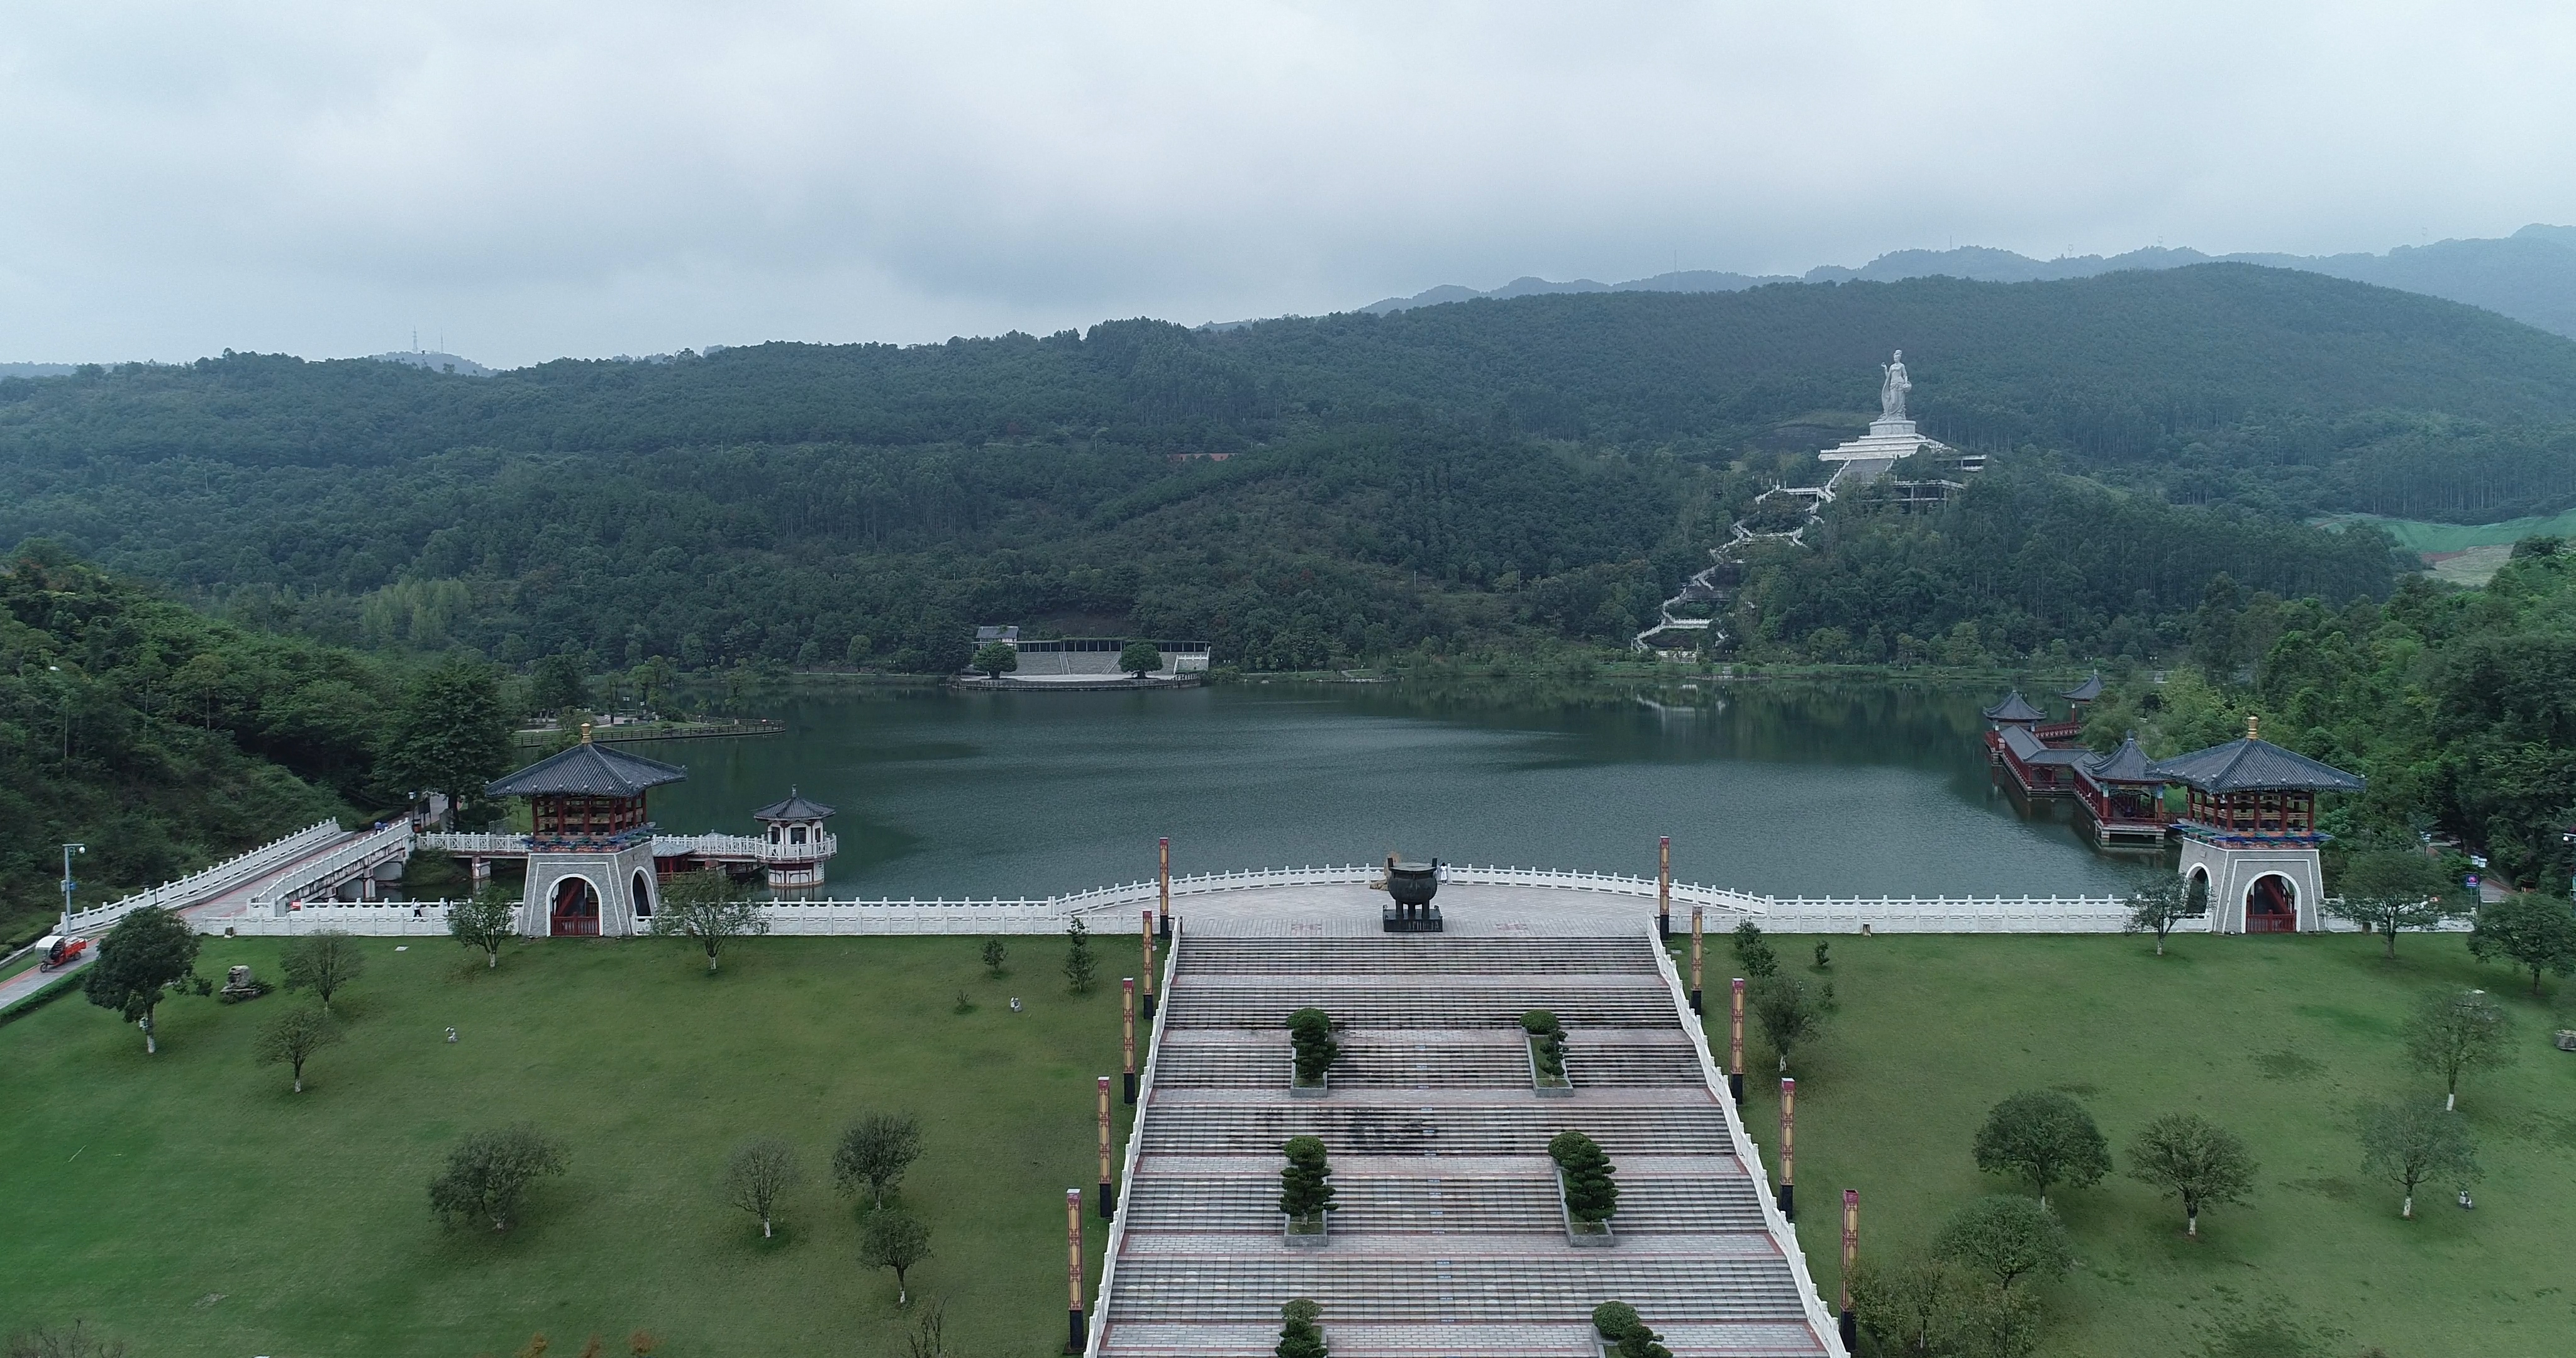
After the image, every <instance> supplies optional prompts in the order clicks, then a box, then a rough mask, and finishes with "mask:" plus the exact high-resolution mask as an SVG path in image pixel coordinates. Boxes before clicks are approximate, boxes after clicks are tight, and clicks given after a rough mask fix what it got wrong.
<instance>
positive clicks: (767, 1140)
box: [725, 1136, 804, 1240]
mask: <svg viewBox="0 0 2576 1358" xmlns="http://www.w3.org/2000/svg"><path fill="white" fill-rule="evenodd" d="M803 1177H804V1171H803V1170H802V1169H801V1168H799V1167H798V1165H797V1163H796V1148H795V1147H794V1146H791V1145H789V1144H787V1141H786V1139H785V1138H783V1137H775V1136H756V1137H753V1138H752V1139H750V1140H749V1141H746V1142H744V1143H742V1144H741V1145H739V1146H736V1147H734V1148H733V1161H732V1163H730V1164H728V1165H726V1166H725V1191H726V1192H727V1193H729V1194H731V1195H732V1197H733V1205H734V1206H736V1207H739V1208H741V1209H742V1210H744V1211H746V1212H749V1213H751V1214H752V1215H753V1216H756V1217H758V1218H760V1238H761V1239H763V1240H767V1239H769V1238H770V1229H769V1222H770V1218H771V1217H772V1216H774V1215H776V1213H777V1209H778V1200H779V1199H781V1198H783V1197H785V1196H787V1194H788V1192H789V1191H790V1190H791V1189H793V1188H795V1187H796V1184H797V1181H798V1180H799V1179H801V1178H803Z"/></svg>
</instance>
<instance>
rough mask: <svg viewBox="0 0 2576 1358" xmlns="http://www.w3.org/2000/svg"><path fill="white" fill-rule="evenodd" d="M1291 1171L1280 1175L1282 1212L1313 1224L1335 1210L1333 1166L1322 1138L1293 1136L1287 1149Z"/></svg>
mask: <svg viewBox="0 0 2576 1358" xmlns="http://www.w3.org/2000/svg"><path fill="white" fill-rule="evenodd" d="M1286 1151H1287V1155H1288V1167H1287V1168H1286V1169H1283V1170H1281V1171H1279V1210H1280V1211H1281V1212H1283V1213H1285V1214H1286V1215H1288V1216H1290V1217H1292V1218H1295V1219H1297V1220H1300V1221H1311V1220H1313V1219H1315V1218H1316V1217H1319V1216H1322V1215H1323V1214H1324V1213H1326V1212H1330V1211H1332V1210H1334V1207H1333V1185H1332V1174H1333V1166H1332V1162H1331V1160H1330V1159H1329V1158H1327V1156H1326V1154H1325V1151H1324V1142H1323V1139H1322V1138H1321V1137H1313V1136H1292V1137H1290V1138H1288V1145H1287V1147H1286Z"/></svg>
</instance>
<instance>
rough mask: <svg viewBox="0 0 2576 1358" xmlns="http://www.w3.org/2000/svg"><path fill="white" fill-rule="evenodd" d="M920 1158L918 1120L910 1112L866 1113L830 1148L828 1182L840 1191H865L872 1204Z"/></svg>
mask: <svg viewBox="0 0 2576 1358" xmlns="http://www.w3.org/2000/svg"><path fill="white" fill-rule="evenodd" d="M920 1158H921V1119H919V1118H917V1117H914V1116H913V1115H912V1114H910V1113H870V1114H868V1115H867V1116H865V1117H862V1118H860V1119H858V1120H857V1121H855V1122H852V1123H851V1124H850V1125H849V1127H848V1128H846V1129H845V1130H843V1131H842V1133H841V1144H840V1145H839V1146H838V1147H836V1148H834V1149H833V1151H832V1183H833V1184H834V1185H835V1186H836V1187H838V1188H839V1189H840V1190H841V1191H842V1192H844V1193H851V1194H855V1193H859V1192H861V1191H865V1192H866V1193H867V1194H868V1195H869V1198H870V1201H871V1202H872V1203H873V1205H875V1206H877V1207H883V1206H885V1199H886V1194H888V1193H891V1192H893V1191H894V1186H895V1185H896V1184H898V1183H901V1182H903V1174H904V1171H905V1170H907V1169H910V1168H912V1162H913V1161H915V1160H918V1159H920Z"/></svg>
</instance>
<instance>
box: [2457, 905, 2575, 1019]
mask: <svg viewBox="0 0 2576 1358" xmlns="http://www.w3.org/2000/svg"><path fill="white" fill-rule="evenodd" d="M2469 952H2470V953H2471V954H2472V955H2474V956H2475V957H2476V958H2477V959H2478V960H2479V961H2481V962H2496V961H2501V962H2507V963H2510V964H2512V965H2513V966H2514V967H2516V968H2518V969H2523V970H2528V971H2529V972H2530V973H2531V993H2532V994H2534V995H2537V994H2539V993H2540V975H2541V973H2542V972H2547V973H2549V974H2550V975H2552V976H2565V975H2568V974H2570V973H2572V972H2576V907H2571V906H2570V905H2569V903H2568V902H2566V901H2562V900H2559V899H2557V898H2555V897H2552V896H2543V895H2541V894H2539V893H2537V892H2524V893H2521V894H2517V895H2512V896H2507V897H2505V898H2504V899H2503V900H2500V901H2489V902H2487V903H2486V904H2484V905H2481V906H2479V907H2478V915H2477V926H2476V927H2475V928H2473V929H2471V930H2470V931H2469Z"/></svg>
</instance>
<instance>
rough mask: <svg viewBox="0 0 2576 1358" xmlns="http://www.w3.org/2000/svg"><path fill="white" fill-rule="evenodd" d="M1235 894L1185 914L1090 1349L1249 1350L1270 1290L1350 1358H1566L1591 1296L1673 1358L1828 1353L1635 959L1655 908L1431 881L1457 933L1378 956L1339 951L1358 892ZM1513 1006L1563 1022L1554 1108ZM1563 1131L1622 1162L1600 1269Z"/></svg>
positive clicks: (1661, 985)
mask: <svg viewBox="0 0 2576 1358" xmlns="http://www.w3.org/2000/svg"><path fill="white" fill-rule="evenodd" d="M1257 894H1258V895H1260V896H1261V897H1263V898H1264V899H1263V900H1262V901H1261V902H1259V903H1258V908H1256V909H1241V910H1233V911H1229V910H1226V909H1224V908H1223V905H1221V904H1220V902H1219V901H1193V902H1191V903H1190V905H1191V907H1192V908H1191V909H1189V910H1188V912H1187V913H1186V914H1185V915H1184V917H1183V919H1182V925H1183V927H1182V930H1181V935H1180V938H1179V939H1178V942H1177V945H1176V946H1177V949H1178V951H1177V953H1176V955H1175V960H1174V972H1173V978H1172V982H1171V987H1170V993H1169V994H1168V995H1167V996H1165V998H1164V1004H1165V1006H1166V1014H1165V1018H1164V1025H1165V1026H1164V1030H1163V1036H1162V1042H1161V1045H1160V1046H1159V1047H1158V1048H1157V1049H1156V1052H1155V1056H1154V1062H1153V1066H1152V1079H1151V1080H1150V1082H1149V1084H1148V1087H1147V1088H1146V1090H1145V1092H1144V1095H1143V1098H1144V1108H1143V1115H1142V1117H1141V1119H1140V1131H1139V1133H1138V1136H1139V1137H1140V1141H1139V1144H1138V1147H1137V1159H1136V1163H1135V1169H1134V1173H1133V1176H1132V1177H1131V1179H1130V1180H1129V1182H1128V1185H1127V1188H1126V1193H1125V1197H1124V1200H1123V1203H1122V1206H1121V1209H1120V1210H1121V1213H1122V1217H1123V1226H1124V1234H1123V1236H1122V1237H1121V1239H1120V1242H1119V1245H1118V1250H1117V1258H1116V1262H1115V1272H1114V1273H1113V1275H1112V1277H1111V1280H1110V1285H1109V1290H1108V1296H1107V1297H1106V1299H1105V1301H1104V1302H1103V1303H1102V1305H1103V1307H1104V1308H1105V1312H1106V1314H1105V1315H1104V1316H1103V1317H1102V1324H1101V1328H1100V1331H1099V1336H1098V1346H1097V1352H1098V1353H1099V1354H1101V1355H1116V1356H1117V1358H1131V1356H1137V1358H1141V1356H1144V1355H1175V1356H1177V1355H1184V1354H1187V1355H1205V1356H1208V1358H1225V1356H1227V1355H1244V1356H1245V1358H1251V1356H1252V1355H1260V1354H1268V1353H1269V1352H1271V1351H1272V1349H1273V1347H1274V1346H1275V1345H1276V1344H1277V1343H1278V1338H1279V1324H1280V1321H1279V1307H1280V1305H1281V1304H1282V1303H1284V1302H1286V1301H1288V1300H1290V1299H1291V1298H1295V1297H1311V1298H1313V1299H1314V1300H1315V1301H1316V1302H1317V1303H1318V1304H1319V1305H1320V1306H1321V1308H1322V1312H1323V1314H1322V1322H1321V1323H1322V1324H1323V1327H1324V1331H1325V1336H1326V1338H1327V1340H1328V1341H1329V1342H1330V1343H1331V1345H1332V1347H1333V1349H1334V1351H1335V1352H1337V1353H1348V1354H1353V1355H1378V1354H1388V1355H1406V1356H1408V1358H1410V1356H1411V1355H1423V1356H1424V1358H1433V1356H1435V1355H1496V1356H1497V1358H1500V1356H1502V1355H1541V1354H1545V1355H1580V1354H1588V1353H1590V1352H1592V1351H1593V1350H1592V1349H1591V1348H1590V1347H1589V1345H1590V1344H1591V1343H1592V1328H1591V1325H1590V1321H1589V1317H1590V1313H1591V1309H1592V1307H1593V1306H1594V1305H1596V1304H1598V1303H1600V1302H1604V1301H1610V1300H1614V1299H1615V1300H1620V1301H1625V1302H1628V1303H1629V1304H1631V1305H1633V1306H1635V1307H1637V1309H1638V1310H1639V1312H1640V1313H1641V1314H1643V1315H1644V1316H1645V1318H1646V1320H1647V1323H1649V1324H1651V1325H1653V1326H1654V1327H1655V1328H1656V1329H1657V1330H1658V1331H1660V1332H1661V1333H1662V1334H1663V1335H1664V1336H1665V1342H1666V1343H1667V1345H1668V1346H1670V1347H1671V1348H1672V1350H1673V1351H1674V1353H1675V1354H1676V1355H1679V1356H1680V1358H1702V1356H1704V1355H1783V1356H1786V1355H1820V1354H1828V1353H1832V1352H1835V1351H1836V1350H1835V1346H1834V1345H1833V1344H1832V1343H1831V1342H1830V1341H1829V1340H1828V1339H1827V1338H1826V1337H1824V1335H1823V1334H1820V1333H1819V1330H1818V1328H1817V1326H1816V1324H1815V1320H1816V1318H1817V1317H1819V1316H1821V1315H1822V1312H1821V1310H1820V1309H1817V1308H1814V1307H1812V1306H1811V1304H1810V1301H1811V1299H1809V1298H1806V1297H1804V1296H1802V1288H1801V1285H1800V1282H1799V1279H1798V1277H1797V1276H1796V1275H1795V1274H1794V1273H1793V1272H1792V1270H1791V1268H1790V1266H1789V1263H1788V1256H1787V1254H1786V1253H1785V1251H1786V1250H1790V1249H1795V1248H1796V1245H1795V1241H1794V1238H1789V1237H1786V1236H1785V1235H1784V1234H1782V1233H1780V1231H1779V1228H1778V1227H1776V1226H1774V1225H1773V1224H1771V1220H1769V1219H1766V1214H1765V1212H1764V1196H1765V1194H1766V1192H1767V1189H1766V1186H1765V1180H1764V1178H1763V1176H1762V1173H1761V1170H1760V1168H1759V1166H1751V1165H1747V1164H1746V1163H1745V1162H1744V1161H1742V1160H1741V1159H1739V1158H1738V1157H1737V1155H1736V1153H1735V1151H1734V1142H1733V1136H1732V1124H1731V1121H1730V1111H1729V1110H1728V1108H1727V1107H1726V1106H1725V1104H1724V1103H1723V1102H1722V1101H1721V1099H1722V1096H1721V1094H1720V1092H1719V1091H1718V1090H1716V1089H1714V1088H1712V1087H1711V1084H1710V1081H1709V1078H1708V1073H1707V1068H1706V1067H1705V1066H1704V1065H1702V1064H1701V1060H1700V1055H1699V1052H1698V1049H1697V1047H1696V1045H1695V1043H1694V1041H1693V1039H1692V1038H1691V1037H1690V1036H1689V1034H1688V1032H1687V1030H1686V1029H1685V1028H1684V1026H1683V1024H1682V1022H1681V1018H1680V1011H1679V1005H1678V1002H1677V1000H1676V997H1675V995H1674V993H1673V990H1672V987H1671V986H1670V984H1669V983H1668V982H1667V981H1666V980H1665V979H1664V977H1663V975H1662V974H1661V972H1660V970H1659V968H1658V966H1657V962H1656V957H1655V950H1654V944H1653V942H1652V938H1651V931H1650V927H1649V926H1650V925H1651V922H1652V914H1651V906H1649V907H1648V909H1647V911H1646V912H1644V913H1642V914H1641V913H1640V912H1639V911H1638V909H1637V902H1636V901H1634V900H1633V899H1627V900H1615V901H1614V900H1609V899H1603V900H1600V901H1597V902H1596V901H1592V900H1581V899H1575V900H1569V899H1568V898H1569V897H1573V896H1577V895H1578V893H1570V892H1562V891H1545V890H1523V889H1513V888H1484V889H1479V890H1475V891H1471V892H1460V893H1458V895H1459V896H1460V897H1480V898H1481V899H1474V898H1471V899H1461V900H1460V901H1459V902H1458V904H1457V906H1455V907H1453V906H1452V893H1451V892H1450V891H1447V890H1444V891H1443V892H1442V893H1441V905H1442V906H1443V907H1444V910H1445V911H1447V912H1449V918H1450V920H1451V924H1450V927H1451V928H1452V929H1453V930H1459V932H1458V933H1453V934H1449V935H1437V936H1419V935H1417V936H1403V937H1389V936H1385V935H1382V934H1374V933H1364V932H1363V930H1364V929H1366V928H1370V927H1373V926H1374V924H1375V922H1376V910H1377V901H1378V900H1379V899H1381V898H1380V897H1378V896H1376V895H1374V894H1372V893H1368V892H1366V891H1364V890H1361V889H1357V888H1350V889H1344V888H1329V887H1325V888H1298V889H1295V890H1293V891H1264V892H1260V893H1257ZM1283 898H1286V899H1283ZM1229 904H1230V903H1229ZM1243 904H1244V905H1246V906H1250V905H1253V904H1254V903H1252V902H1244V903H1243ZM1210 906H1219V908H1218V909H1214V910H1211V909H1209V907H1210ZM1283 925H1286V926H1300V925H1303V926H1309V927H1305V928H1298V929H1295V930H1294V931H1293V932H1291V931H1290V930H1288V929H1283V928H1282V926H1283ZM1461 925H1464V926H1465V927H1464V928H1463V929H1461ZM1587 930H1588V934H1589V936H1586V932H1587ZM1523 932H1526V934H1527V935H1528V936H1526V937H1513V935H1514V934H1516V933H1523ZM1299 933H1310V934H1313V935H1315V936H1314V937H1305V938H1301V937H1298V934H1299ZM1310 1003H1311V1004H1317V1005H1319V1006H1321V1007H1323V1008H1324V1009H1326V1010H1327V1011H1328V1012H1330V1013H1332V1014H1333V1016H1334V1019H1335V1021H1336V1024H1337V1025H1339V1026H1340V1029H1341V1031H1340V1032H1339V1033H1338V1037H1339V1039H1340V1041H1341V1043H1342V1057H1341V1059H1340V1061H1339V1062H1338V1063H1337V1064H1336V1065H1335V1067H1334V1071H1333V1076H1332V1088H1331V1093H1330V1094H1329V1096H1328V1097H1326V1098H1323V1099H1295V1100H1292V1099H1290V1098H1289V1097H1288V1090H1287V1084H1288V1067H1289V1050H1288V1043H1287V1036H1286V1033H1285V1031H1284V1027H1283V1025H1284V1022H1285V1020H1286V1018H1287V1016H1288V1013H1289V1012H1290V1011H1291V1010H1294V1009H1297V1008H1300V1007H1303V1006H1305V1005H1307V1004H1310ZM1532 1008H1552V1009H1554V1010H1555V1011H1556V1013H1557V1014H1558V1016H1559V1018H1560V1019H1561V1020H1562V1021H1563V1022H1564V1023H1565V1025H1566V1027H1567V1028H1568V1030H1569V1040H1568V1049H1569V1059H1568V1067H1569V1070H1570V1072H1571V1074H1572V1077H1573V1080H1574V1084H1575V1094H1574V1097H1572V1098H1567V1099H1540V1098H1538V1097H1537V1096H1536V1094H1535V1093H1534V1092H1533V1091H1532V1089H1531V1087H1530V1070H1529V1062H1528V1055H1527V1047H1526V1044H1525V1042H1524V1040H1523V1038H1522V1036H1521V1032H1520V1029H1519V1026H1518V1019H1519V1015H1520V1014H1521V1013H1522V1012H1523V1011H1524V1010H1527V1009H1532ZM1567 1129H1576V1130H1581V1131H1584V1132H1586V1133H1588V1134H1589V1135H1591V1136H1592V1137H1593V1138H1594V1139H1595V1140H1597V1141H1599V1142H1601V1144H1602V1145H1603V1147H1604V1148H1605V1149H1606V1150H1608V1151H1609V1153H1610V1156H1611V1159H1612V1160H1613V1161H1614V1162H1615V1163H1616V1165H1617V1167H1618V1180H1619V1184H1620V1206H1619V1213H1618V1215H1617V1216H1616V1217H1615V1218H1613V1221H1612V1226H1613V1229H1614V1231H1615V1232H1616V1233H1617V1237H1618V1243H1617V1245H1616V1246H1615V1247H1613V1248H1610V1249H1597V1248H1591V1249H1578V1248H1576V1247H1574V1246H1573V1245H1571V1244H1570V1243H1569V1242H1568V1240H1567V1238H1566V1233H1565V1227H1564V1218H1563V1216H1562V1213H1561V1209H1560V1205H1559V1198H1558V1194H1557V1189H1556V1185H1555V1169H1554V1165H1553V1163H1552V1162H1551V1161H1549V1160H1548V1158H1547V1155H1546V1145H1547V1141H1548V1138H1549V1137H1550V1136H1552V1135H1554V1134H1555V1133H1556V1132H1558V1131H1562V1130H1567ZM1309 1134H1311V1135H1317V1136H1321V1137H1322V1138H1323V1140H1324V1142H1325V1145H1326V1146H1327V1147H1328V1148H1329V1149H1330V1151H1331V1153H1332V1159H1333V1180H1332V1182H1333V1185H1334V1188H1335V1190H1336V1194H1337V1197H1336V1202H1337V1204H1338V1210H1337V1211H1335V1212H1334V1213H1333V1214H1332V1217H1331V1221H1332V1226H1331V1232H1330V1239H1329V1243H1328V1244H1326V1245H1325V1246H1324V1247H1322V1248H1320V1249H1316V1248H1299V1247H1291V1246H1290V1245H1288V1244H1287V1243H1286V1242H1285V1241H1284V1240H1283V1239H1282V1235H1281V1228H1282V1222H1281V1219H1280V1215H1279V1211H1278V1192H1279V1171H1280V1169H1281V1167H1282V1166H1283V1164H1284V1163H1285V1162H1284V1157H1283V1156H1282V1154H1281V1146H1282V1144H1283V1143H1284V1142H1285V1141H1286V1140H1287V1139H1288V1138H1289V1137H1291V1136H1297V1135H1309Z"/></svg>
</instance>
